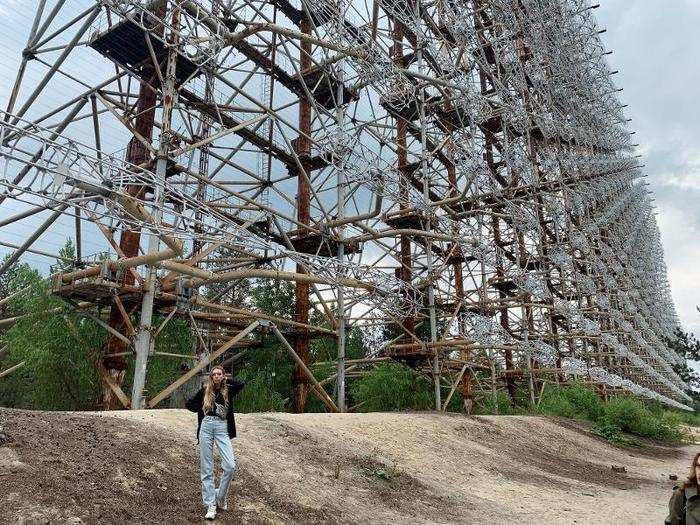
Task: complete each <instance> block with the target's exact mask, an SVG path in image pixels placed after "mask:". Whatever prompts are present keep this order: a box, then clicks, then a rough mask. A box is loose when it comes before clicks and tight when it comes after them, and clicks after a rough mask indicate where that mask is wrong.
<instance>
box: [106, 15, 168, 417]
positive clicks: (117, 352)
mask: <svg viewBox="0 0 700 525" xmlns="http://www.w3.org/2000/svg"><path fill="white" fill-rule="evenodd" d="M153 14H154V17H155V18H157V19H163V18H164V17H165V3H164V2H163V3H156V4H154V11H153ZM161 28H162V26H161V27H157V28H156V30H157V31H159V32H161V34H162V29H161ZM154 67H157V66H156V65H151V66H149V67H148V68H147V69H146V70H145V71H144V72H145V75H144V77H145V78H149V80H148V81H147V82H146V81H142V82H141V85H140V86H139V97H138V99H137V101H136V115H137V116H136V119H135V122H134V130H135V131H136V133H138V134H139V135H141V136H142V137H144V138H145V139H146V140H149V141H150V140H152V137H153V127H154V120H155V111H156V110H155V106H156V91H157V89H158V75H156V73H155V70H154V69H153V68H154ZM126 160H127V162H129V163H130V164H134V165H141V164H144V163H146V162H148V160H149V153H148V150H147V149H146V148H145V147H144V145H143V144H141V142H140V141H139V140H137V139H136V137H133V138H132V139H131V140H130V141H129V145H128V146H127V152H126ZM126 192H127V193H128V194H129V195H131V196H133V197H137V198H140V197H141V196H142V192H143V186H142V185H131V186H127V187H126ZM140 243H141V231H140V230H139V229H136V230H124V231H122V233H121V236H120V237H119V249H120V250H121V252H122V253H123V254H124V257H127V258H128V257H135V256H136V255H138V253H139V245H140ZM124 281H125V284H128V285H132V284H134V281H135V278H134V276H133V274H132V273H128V274H126V275H125V277H124ZM109 326H111V327H112V328H115V329H116V330H117V331H119V332H123V331H124V320H123V318H122V315H121V312H120V311H119V308H117V306H116V305H112V307H111V308H110V312H109ZM125 349H126V346H125V345H124V343H123V342H122V341H120V340H119V339H117V338H116V337H112V338H110V340H109V341H108V342H107V345H106V347H105V349H104V354H106V355H107V356H108V357H104V358H103V360H102V364H103V365H104V367H105V369H106V370H107V372H108V373H109V375H110V376H111V377H112V379H114V380H115V382H116V383H117V384H118V385H121V384H122V382H123V380H124V374H125V371H126V368H127V363H126V359H125V358H124V351H125ZM101 404H102V409H103V410H114V409H118V408H119V407H120V406H121V404H120V403H119V400H117V399H115V398H114V395H113V391H112V389H111V388H110V387H109V385H108V384H107V383H106V382H105V381H103V384H102V403H101ZM132 406H133V403H132Z"/></svg>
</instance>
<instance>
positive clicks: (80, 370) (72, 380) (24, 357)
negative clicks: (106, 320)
mask: <svg viewBox="0 0 700 525" xmlns="http://www.w3.org/2000/svg"><path fill="white" fill-rule="evenodd" d="M15 270H16V273H15V274H14V277H15V279H16V281H14V282H12V283H11V286H13V287H18V285H17V283H18V282H19V283H21V285H19V287H24V286H25V285H26V284H27V283H30V284H29V288H28V289H27V290H26V291H25V292H24V293H22V294H21V295H20V296H18V297H16V298H15V299H13V300H12V301H11V307H12V308H13V309H15V310H16V311H17V312H27V314H28V315H27V316H25V317H23V318H21V319H20V320H19V321H18V322H17V323H16V324H15V325H14V326H12V327H11V328H10V329H8V330H7V331H6V332H5V333H3V334H2V344H3V345H7V347H8V353H7V355H6V357H5V358H4V359H3V360H2V367H3V368H5V367H9V366H12V365H14V364H17V363H20V362H22V361H24V362H25V365H24V366H23V367H22V368H20V369H19V370H17V371H16V372H14V373H12V374H10V375H9V376H7V377H5V378H3V381H2V382H0V404H2V405H5V406H15V407H20V408H35V409H45V410H80V409H85V408H92V407H93V403H94V400H95V398H96V396H97V392H98V390H99V380H98V378H97V373H96V372H95V359H96V356H97V353H96V352H97V350H98V349H99V348H100V347H101V346H102V345H103V344H104V341H105V340H106V336H105V335H104V331H103V330H102V329H101V328H99V327H98V326H97V324H96V323H95V322H94V321H92V320H91V319H88V318H85V317H79V316H78V315H77V314H76V313H75V312H74V311H72V309H70V308H68V307H67V306H66V305H64V304H63V303H62V302H61V301H60V300H59V299H57V298H55V297H52V296H50V295H49V294H48V291H47V286H46V283H45V282H44V281H42V280H41V278H40V276H39V275H38V273H36V272H35V271H34V270H31V269H29V268H28V267H27V266H25V265H20V266H18V267H15Z"/></svg>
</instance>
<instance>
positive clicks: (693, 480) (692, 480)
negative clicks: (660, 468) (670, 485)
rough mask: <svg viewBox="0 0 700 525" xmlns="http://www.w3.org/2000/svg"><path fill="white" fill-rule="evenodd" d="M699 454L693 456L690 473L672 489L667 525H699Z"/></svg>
mask: <svg viewBox="0 0 700 525" xmlns="http://www.w3.org/2000/svg"><path fill="white" fill-rule="evenodd" d="M698 458H700V453H698V454H695V457H694V458H693V462H692V463H691V465H690V473H689V474H688V479H686V480H685V481H684V482H683V484H682V485H681V486H677V487H674V490H673V495H672V496H671V501H669V502H668V518H666V524H667V525H700V498H699V497H698V478H700V465H698Z"/></svg>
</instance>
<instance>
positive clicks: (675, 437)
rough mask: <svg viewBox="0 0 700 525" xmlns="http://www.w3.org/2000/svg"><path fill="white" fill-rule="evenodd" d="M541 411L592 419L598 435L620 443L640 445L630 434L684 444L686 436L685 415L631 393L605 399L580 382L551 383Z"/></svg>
mask: <svg viewBox="0 0 700 525" xmlns="http://www.w3.org/2000/svg"><path fill="white" fill-rule="evenodd" d="M537 413H540V414H545V415H552V416H560V417H566V418H570V419H579V420H584V421H590V422H592V423H593V432H594V433H595V434H597V435H599V436H601V437H603V438H605V439H607V440H608V441H610V442H611V443H615V444H620V445H639V442H638V441H636V440H635V439H634V437H630V436H639V437H646V438H651V439H656V440H658V441H663V442H666V443H683V442H684V441H685V439H686V433H685V432H684V430H683V428H682V425H683V424H684V423H685V422H684V415H682V414H679V413H678V412H674V411H671V410H666V409H664V408H663V407H661V406H660V405H658V404H653V403H644V402H643V401H642V400H640V399H639V398H636V397H631V396H615V397H613V398H611V399H610V400H609V401H607V402H605V401H603V400H602V399H601V398H600V397H598V395H597V394H596V393H595V391H593V390H592V389H591V388H588V387H587V386H586V385H583V384H580V383H578V384H577V383H574V384H573V385H569V386H566V387H557V386H555V385H548V386H547V388H546V390H545V392H544V393H543V396H542V400H541V401H540V405H539V407H538V408H537Z"/></svg>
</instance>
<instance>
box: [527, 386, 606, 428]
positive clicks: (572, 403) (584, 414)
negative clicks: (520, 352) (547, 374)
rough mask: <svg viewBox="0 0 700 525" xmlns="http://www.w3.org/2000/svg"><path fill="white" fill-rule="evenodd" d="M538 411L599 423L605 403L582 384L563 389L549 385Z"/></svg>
mask: <svg viewBox="0 0 700 525" xmlns="http://www.w3.org/2000/svg"><path fill="white" fill-rule="evenodd" d="M537 410H538V412H540V413H542V414H548V415H552V416H561V417H567V418H571V419H584V420H588V421H598V420H599V419H600V417H601V416H602V415H603V411H604V403H603V401H602V400H601V399H600V397H598V395H597V394H596V393H595V392H594V391H593V390H592V389H590V388H588V387H586V386H585V385H583V384H580V383H574V384H572V385H569V386H566V387H563V388H562V387H559V386H556V385H547V386H546V387H545V390H544V392H543V394H542V399H541V401H540V404H539V407H538V409H537Z"/></svg>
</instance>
